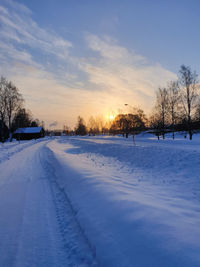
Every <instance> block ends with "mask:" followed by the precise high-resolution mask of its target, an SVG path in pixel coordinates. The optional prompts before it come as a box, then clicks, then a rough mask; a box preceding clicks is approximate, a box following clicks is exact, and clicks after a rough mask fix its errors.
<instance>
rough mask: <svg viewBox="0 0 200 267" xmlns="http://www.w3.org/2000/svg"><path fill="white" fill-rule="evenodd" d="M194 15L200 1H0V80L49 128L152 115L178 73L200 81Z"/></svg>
mask: <svg viewBox="0 0 200 267" xmlns="http://www.w3.org/2000/svg"><path fill="white" fill-rule="evenodd" d="M199 11H200V1H199V0H191V1H188V0H168V1H162V0H123V1H121V0H109V1H108V0H95V1H94V0H76V1H74V0H59V1H58V0H57V1H56V0H42V1H41V0H40V1H38V0H34V1H27V0H18V1H13V0H0V62H1V64H0V75H3V76H5V77H6V78H7V79H9V80H11V81H13V82H14V84H15V85H16V86H17V87H18V88H19V90H20V92H21V93H22V94H23V96H24V99H25V103H26V104H25V105H26V108H28V109H30V110H31V111H32V113H33V116H34V117H37V118H39V119H40V120H43V121H44V122H45V125H46V127H47V128H49V127H51V126H54V127H57V128H62V127H63V125H64V124H65V125H68V126H70V127H73V126H74V125H75V123H76V118H77V116H78V115H81V116H82V117H84V118H85V120H86V121H87V120H88V118H89V117H90V116H91V115H92V116H103V118H108V117H109V115H110V114H116V113H117V112H119V111H122V112H125V109H127V107H129V108H131V107H133V106H136V107H140V108H142V109H143V110H144V111H145V112H146V113H147V114H150V112H151V110H152V107H153V104H154V101H155V91H156V90H157V88H158V87H159V86H166V84H167V82H169V81H171V80H174V79H177V74H178V71H179V68H180V65H182V64H185V65H187V66H191V68H192V69H193V70H196V71H197V73H200V64H199V63H200V53H199V43H200V35H199V34H198V32H199V29H200V19H199ZM125 103H126V104H128V106H127V105H126V106H125V105H124V104H125Z"/></svg>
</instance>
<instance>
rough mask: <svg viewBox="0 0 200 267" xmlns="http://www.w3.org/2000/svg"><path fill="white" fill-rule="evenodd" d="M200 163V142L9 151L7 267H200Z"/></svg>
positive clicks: (0, 209) (4, 189)
mask: <svg viewBox="0 0 200 267" xmlns="http://www.w3.org/2000/svg"><path fill="white" fill-rule="evenodd" d="M199 163H200V136H199V135H196V136H194V140H193V141H189V140H187V139H185V138H184V136H182V135H178V134H177V135H176V139H175V140H171V137H170V136H167V138H166V139H165V140H159V141H158V140H157V139H156V138H153V137H152V136H151V135H148V134H144V135H140V136H137V137H136V138H135V144H133V141H132V138H129V139H124V138H122V137H108V136H100V137H59V138H50V139H43V140H37V141H35V140H34V141H29V142H27V141H26V142H21V143H20V144H19V143H17V142H15V143H12V144H10V143H6V144H4V145H3V146H2V149H1V154H0V214H1V216H0V255H1V258H0V266H8V267H9V266H61V267H62V266H109V267H112V266H113V267H117V266H123V267H124V266H153V267H157V266H158V267H160V266H162V267H165V266H170V267H171V266H172V267H173V266H174V267H179V266H181V267H186V266H188V267H189V266H194V267H195V266H200V243H199V240H200V228H199V224H200V181H199V173H200V172H199V171H200V164H199Z"/></svg>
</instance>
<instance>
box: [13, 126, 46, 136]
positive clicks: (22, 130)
mask: <svg viewBox="0 0 200 267" xmlns="http://www.w3.org/2000/svg"><path fill="white" fill-rule="evenodd" d="M41 130H42V127H26V128H18V129H17V130H16V131H15V132H14V133H15V134H21V133H40V132H41Z"/></svg>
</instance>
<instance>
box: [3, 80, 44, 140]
mask: <svg viewBox="0 0 200 267" xmlns="http://www.w3.org/2000/svg"><path fill="white" fill-rule="evenodd" d="M40 124H41V123H40V122H39V120H38V119H33V117H32V114H31V112H30V111H28V110H26V109H25V108H24V99H23V96H22V94H21V93H20V92H19V89H18V88H17V87H16V86H15V85H14V84H13V83H12V82H11V81H8V80H7V79H6V78H5V77H3V76H1V77H0V141H1V142H4V141H5V140H6V139H8V138H9V137H10V140H12V133H13V132H14V131H15V130H16V129H17V128H20V127H33V126H35V127H36V126H39V125H40Z"/></svg>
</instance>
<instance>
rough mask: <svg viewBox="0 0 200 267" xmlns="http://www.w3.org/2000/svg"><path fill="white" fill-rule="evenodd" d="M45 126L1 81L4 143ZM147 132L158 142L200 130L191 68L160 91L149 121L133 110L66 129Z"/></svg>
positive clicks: (0, 136)
mask: <svg viewBox="0 0 200 267" xmlns="http://www.w3.org/2000/svg"><path fill="white" fill-rule="evenodd" d="M39 125H41V123H40V121H39V120H37V119H33V117H32V115H31V112H30V111H28V110H26V109H25V108H24V99H23V96H22V94H21V93H20V92H19V90H18V88H17V87H16V86H15V85H14V84H13V83H12V82H11V81H8V80H7V79H6V78H5V77H1V78H0V141H4V140H5V139H7V138H8V136H10V139H11V136H12V133H13V132H14V131H15V130H16V129H17V128H23V127H34V126H39ZM144 130H147V131H149V132H151V133H153V134H155V135H157V137H158V138H160V136H162V137H163V138H165V134H166V133H168V132H171V133H172V137H173V138H174V137H175V134H174V132H175V131H184V132H185V133H188V135H189V138H190V139H192V135H193V133H194V132H195V131H196V130H200V98H199V83H198V75H197V73H196V72H195V71H192V70H191V68H190V67H188V66H185V65H182V66H181V67H180V70H179V73H178V79H177V80H175V81H170V82H168V84H167V85H166V86H165V87H159V88H158V89H157V90H156V99H155V105H154V108H153V111H152V114H151V115H150V116H149V117H147V116H146V115H145V113H144V111H143V110H142V109H140V108H135V107H132V110H131V112H129V113H126V114H125V113H119V114H118V115H116V116H115V118H114V120H112V121H105V120H104V119H103V118H102V117H101V116H98V117H94V116H91V117H90V118H89V120H88V122H87V123H85V121H84V119H83V118H82V117H80V116H79V117H78V120H77V124H76V127H75V128H74V130H71V129H70V128H69V127H67V126H65V127H64V130H63V131H64V132H65V133H66V134H70V135H86V134H89V135H96V134H113V135H114V134H122V135H123V136H125V137H128V135H129V134H133V135H134V134H137V133H139V132H141V131H144Z"/></svg>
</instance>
